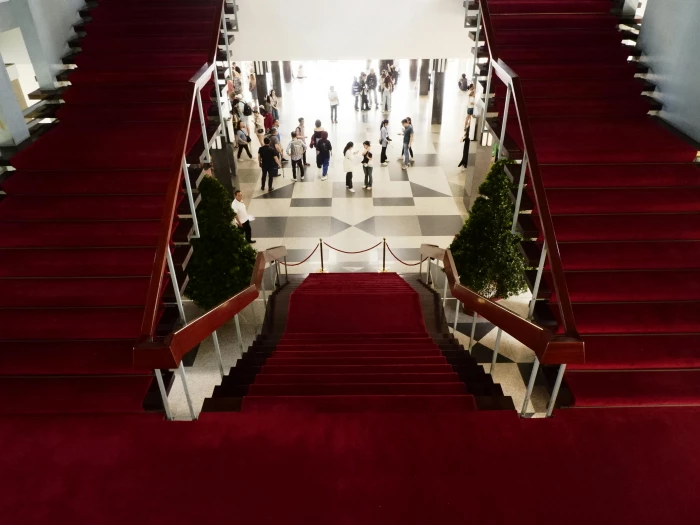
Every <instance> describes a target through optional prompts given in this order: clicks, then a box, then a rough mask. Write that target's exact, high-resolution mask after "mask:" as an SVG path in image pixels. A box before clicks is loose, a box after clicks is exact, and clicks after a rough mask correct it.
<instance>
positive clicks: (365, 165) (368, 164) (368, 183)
mask: <svg viewBox="0 0 700 525" xmlns="http://www.w3.org/2000/svg"><path fill="white" fill-rule="evenodd" d="M362 145H363V146H364V147H365V151H364V152H363V153H362V171H363V172H364V173H365V185H364V186H362V188H363V189H365V190H371V189H372V151H371V149H372V145H371V144H370V142H369V140H365V141H364V142H363V143H362Z"/></svg>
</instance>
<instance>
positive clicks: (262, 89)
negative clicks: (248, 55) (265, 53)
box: [253, 62, 270, 101]
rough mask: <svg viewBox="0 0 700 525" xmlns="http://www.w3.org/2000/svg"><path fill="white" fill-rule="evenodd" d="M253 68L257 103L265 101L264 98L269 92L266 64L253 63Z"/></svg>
mask: <svg viewBox="0 0 700 525" xmlns="http://www.w3.org/2000/svg"><path fill="white" fill-rule="evenodd" d="M253 68H254V69H255V85H256V88H257V92H258V101H260V100H265V97H266V96H267V95H268V93H269V92H270V90H269V89H267V71H268V66H267V62H253Z"/></svg>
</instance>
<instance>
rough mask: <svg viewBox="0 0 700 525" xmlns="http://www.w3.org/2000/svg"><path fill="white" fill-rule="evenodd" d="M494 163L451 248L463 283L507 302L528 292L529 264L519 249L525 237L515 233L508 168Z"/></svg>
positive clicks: (502, 162)
mask: <svg viewBox="0 0 700 525" xmlns="http://www.w3.org/2000/svg"><path fill="white" fill-rule="evenodd" d="M511 163H512V161H506V160H499V161H498V162H496V163H494V164H493V166H492V167H491V170H490V171H489V174H488V175H487V176H486V180H485V181H484V182H483V183H482V184H481V186H479V194H480V195H479V197H478V198H477V199H476V201H475V202H474V205H473V206H472V209H471V211H470V212H469V217H468V218H467V220H466V221H465V223H464V226H463V227H462V230H461V231H460V232H459V234H458V235H457V236H456V237H455V239H454V241H453V242H452V244H451V245H450V250H451V251H452V256H453V258H454V261H455V266H456V267H457V272H458V274H459V278H460V281H461V282H462V284H464V285H465V286H467V287H469V288H471V289H472V290H474V291H475V292H478V293H480V294H481V295H483V296H485V297H488V298H500V299H505V298H506V297H510V296H512V295H516V294H518V293H520V292H522V291H524V290H525V287H526V284H525V278H524V275H523V274H524V272H525V262H524V260H523V257H522V255H521V254H520V251H519V249H518V243H519V242H520V240H521V237H520V235H519V234H517V233H511V231H510V230H511V227H512V224H513V212H514V207H513V205H512V203H511V201H510V189H511V182H510V179H509V178H508V175H506V172H505V165H506V164H511Z"/></svg>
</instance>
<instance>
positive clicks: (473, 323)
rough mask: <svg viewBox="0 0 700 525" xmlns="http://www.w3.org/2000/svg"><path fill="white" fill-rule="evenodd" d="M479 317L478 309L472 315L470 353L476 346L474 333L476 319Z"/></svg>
mask: <svg viewBox="0 0 700 525" xmlns="http://www.w3.org/2000/svg"><path fill="white" fill-rule="evenodd" d="M478 318H479V314H478V313H476V311H475V312H473V315H472V331H471V333H470V334H469V352H470V353H471V351H472V348H473V347H474V343H475V341H474V334H475V333H476V320H477V319H478Z"/></svg>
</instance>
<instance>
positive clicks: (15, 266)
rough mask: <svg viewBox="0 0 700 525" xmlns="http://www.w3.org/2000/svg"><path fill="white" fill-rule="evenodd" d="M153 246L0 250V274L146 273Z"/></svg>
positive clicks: (77, 275)
mask: <svg viewBox="0 0 700 525" xmlns="http://www.w3.org/2000/svg"><path fill="white" fill-rule="evenodd" d="M155 253H156V249H155V247H148V248H76V249H54V250H49V249H45V250H42V249H29V250H21V249H12V250H1V251H0V277H110V276H111V277H123V276H140V277H148V276H150V274H151V271H152V270H153V259H154V257H155Z"/></svg>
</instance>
